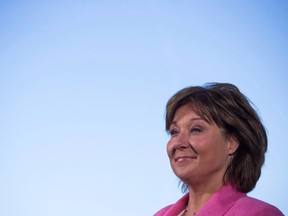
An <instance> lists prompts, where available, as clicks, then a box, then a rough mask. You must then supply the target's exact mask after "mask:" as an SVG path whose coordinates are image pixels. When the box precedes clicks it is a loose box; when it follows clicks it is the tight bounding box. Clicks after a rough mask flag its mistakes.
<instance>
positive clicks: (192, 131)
mask: <svg viewBox="0 0 288 216" xmlns="http://www.w3.org/2000/svg"><path fill="white" fill-rule="evenodd" d="M201 131H202V128H201V127H192V128H191V130H190V132H191V133H199V132H201Z"/></svg>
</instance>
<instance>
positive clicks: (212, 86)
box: [166, 83, 267, 193]
mask: <svg viewBox="0 0 288 216" xmlns="http://www.w3.org/2000/svg"><path fill="white" fill-rule="evenodd" d="M188 103H192V104H193V107H194V111H195V112H196V113H197V114H198V115H199V116H200V117H201V118H203V119H204V120H205V121H207V122H209V123H211V124H212V123H215V124H216V125H217V126H218V127H220V128H222V129H223V130H224V132H225V134H226V135H228V136H234V137H235V138H236V139H237V141H238V142H239V147H238V149H237V150H236V152H235V153H234V156H233V159H232V161H231V163H230V164H229V166H228V168H227V170H226V172H225V175H224V177H223V183H224V184H225V183H227V182H229V183H231V184H232V186H233V187H234V188H235V189H236V190H237V191H240V192H244V193H247V192H249V191H251V190H252V189H253V188H254V187H255V185H256V183H257V181H258V179H259V177H260V174H261V167H262V165H263V163H264V160H265V152H266V150H267V135H266V131H265V128H264V126H263V125H262V123H261V120H260V118H259V116H258V115H257V113H256V111H255V110H254V109H253V107H252V102H251V101H250V100H249V99H248V98H247V97H246V96H245V95H244V94H242V93H241V92H240V91H239V89H238V88H237V87H236V86H235V85H233V84H229V83H207V84H205V85H204V86H193V87H187V88H184V89H182V90H180V91H179V92H177V93H176V94H175V95H174V96H172V97H171V98H170V99H169V101H168V103H167V105H166V130H167V131H168V130H169V127H170V125H171V123H172V121H173V117H174V114H175V112H176V111H177V109H178V108H180V107H181V106H183V105H185V104H188ZM182 190H184V191H185V190H187V185H185V184H184V183H183V184H182Z"/></svg>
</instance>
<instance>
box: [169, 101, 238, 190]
mask: <svg viewBox="0 0 288 216" xmlns="http://www.w3.org/2000/svg"><path fill="white" fill-rule="evenodd" d="M169 132H170V135H171V138H170V140H169V142H168V145H167V152H168V156H169V159H170V163H171V166H172V169H173V171H174V173H175V174H176V176H177V177H178V178H180V179H181V180H182V181H183V182H184V183H186V184H187V185H188V186H189V185H190V184H197V183H204V182H205V181H210V180H211V181H215V183H216V182H218V183H220V184H222V180H223V176H224V173H225V171H226V168H227V166H228V164H229V162H230V157H231V156H229V155H230V154H232V153H234V152H235V151H236V149H237V147H238V143H237V141H236V140H235V139H233V138H228V137H226V136H225V135H224V131H223V130H221V129H220V128H219V127H218V126H217V125H216V124H210V123H208V122H206V121H205V120H203V119H202V118H201V117H200V116H199V115H197V114H196V113H195V112H194V111H193V105H192V104H186V105H183V106H182V107H180V108H179V109H178V110H177V111H176V113H175V115H174V118H173V121H172V124H171V125H170V128H169Z"/></svg>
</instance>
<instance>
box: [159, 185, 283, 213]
mask: <svg viewBox="0 0 288 216" xmlns="http://www.w3.org/2000/svg"><path fill="white" fill-rule="evenodd" d="M188 197H189V195H188V193H187V194H185V195H184V196H183V197H182V198H181V199H180V200H178V201H177V202H176V203H175V204H173V205H169V206H166V207H165V208H163V209H161V210H160V211H158V212H157V213H156V214H155V215H154V216H177V215H178V214H179V213H180V212H181V211H183V210H184V209H185V208H186V205H187V203H188ZM196 215H197V216H224V215H225V216H284V214H283V213H282V212H281V211H280V210H279V209H277V208H276V207H275V206H272V205H270V204H268V203H265V202H263V201H260V200H257V199H254V198H251V197H248V196H247V195H246V194H245V193H240V192H237V191H235V190H234V189H233V188H232V186H231V185H225V186H223V187H222V188H221V189H220V190H219V191H218V192H217V193H215V194H214V195H213V196H212V197H211V198H210V199H209V200H208V202H207V203H206V204H205V205H204V207H203V208H202V209H201V210H200V211H199V212H197V214H196Z"/></svg>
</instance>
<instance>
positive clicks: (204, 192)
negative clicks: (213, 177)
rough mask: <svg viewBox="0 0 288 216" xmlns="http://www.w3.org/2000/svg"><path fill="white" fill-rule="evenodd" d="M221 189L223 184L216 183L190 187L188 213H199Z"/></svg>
mask: <svg viewBox="0 0 288 216" xmlns="http://www.w3.org/2000/svg"><path fill="white" fill-rule="evenodd" d="M221 187H222V184H215V183H214V182H212V183H209V184H200V185H197V186H195V185H194V186H189V201H188V204H187V209H188V212H198V211H199V210H200V209H201V208H202V207H203V206H204V205H205V204H206V203H207V202H208V200H209V199H210V197H211V196H212V195H213V194H214V193H216V192H217V191H218V190H219V189H220V188H221ZM192 215H193V214H192Z"/></svg>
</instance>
